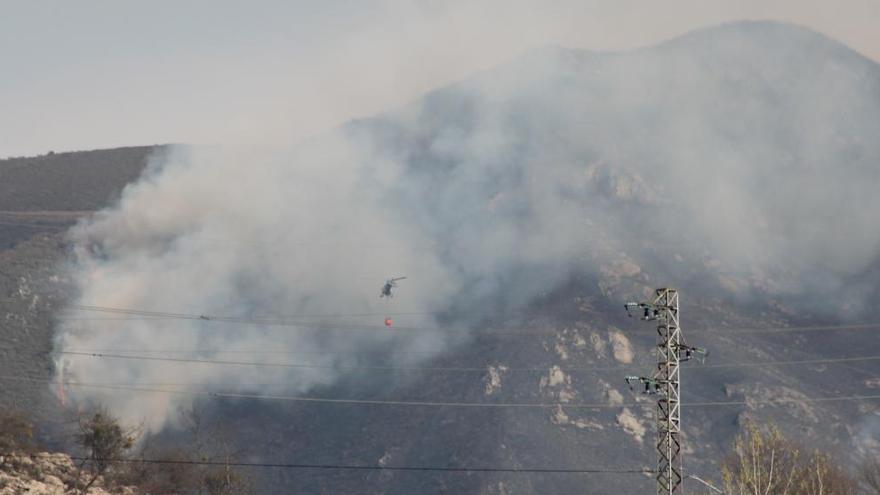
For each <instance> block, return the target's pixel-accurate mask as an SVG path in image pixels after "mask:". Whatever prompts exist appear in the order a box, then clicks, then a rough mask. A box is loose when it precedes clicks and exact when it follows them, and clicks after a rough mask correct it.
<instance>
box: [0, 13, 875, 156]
mask: <svg viewBox="0 0 880 495" xmlns="http://www.w3.org/2000/svg"><path fill="white" fill-rule="evenodd" d="M0 8H2V12H3V15H2V16H0V62H2V72H0V157H5V156H18V155H31V154H38V153H45V152H47V151H49V150H55V151H62V150H79V149H94V148H107V147H114V146H121V145H140V144H152V143H164V142H193V143H215V142H228V141H233V142H237V143H258V144H267V143H273V142H291V141H296V140H299V139H303V138H305V137H308V136H311V135H314V134H316V133H319V132H321V131H322V130H324V129H327V128H328V127H332V126H333V125H336V124H338V123H340V122H343V121H345V120H348V119H350V118H352V117H357V116H363V115H369V114H372V113H375V112H377V111H381V110H383V109H386V108H388V107H391V106H395V105H400V104H402V103H404V102H406V101H408V100H411V99H413V98H415V97H416V96H417V95H418V94H419V93H422V92H424V91H426V90H429V89H431V88H434V87H437V86H440V85H443V84H445V83H448V82H451V81H455V80H456V79H460V78H463V77H466V76H467V75H469V74H470V73H472V72H474V71H475V70H479V69H482V68H486V67H490V66H492V65H495V64H498V63H500V62H503V61H504V60H506V59H509V58H511V57H513V56H515V55H516V54H518V53H520V52H522V51H523V50H525V49H528V48H529V47H532V46H539V45H547V44H555V45H563V46H569V47H580V48H588V49H596V50H618V49H627V48H632V47H637V46H643V45H650V44H653V43H655V42H657V41H660V40H663V39H666V38H669V37H672V36H675V35H677V34H680V33H683V32H685V31H688V30H691V29H694V28H698V27H702V26H707V25H712V24H717V23H721V22H725V21H730V20H737V19H775V20H783V21H791V22H794V23H798V24H802V25H806V26H809V27H812V28H814V29H816V30H818V31H821V32H823V33H825V34H827V35H829V36H831V37H833V38H836V39H838V40H840V41H843V42H844V43H846V44H848V45H850V46H851V47H853V48H855V49H856V50H858V51H860V52H861V53H863V54H865V55H867V56H869V57H871V58H873V59H874V60H880V29H877V26H878V25H880V0H838V1H835V2H831V1H817V0H776V1H773V0H739V1H720V0H693V1H685V0H664V1H647V0H646V1H635V0H594V1H590V0H580V1H569V0H561V1H556V2H549V1H544V2H527V1H521V0H503V1H495V0H491V1H482V2H477V1H466V0H465V1H446V2H442V1H433V2H431V1H404V0H378V1H366V0H363V1H344V0H340V1H336V2H332V1H327V0H323V1H290V0H288V1H261V2H240V1H229V0H205V1H174V2H172V1H158V0H157V1H152V2H122V1H119V0H104V1H90V0H79V1H76V2H63V1H54V2H50V1H40V0H21V1H7V0H0Z"/></svg>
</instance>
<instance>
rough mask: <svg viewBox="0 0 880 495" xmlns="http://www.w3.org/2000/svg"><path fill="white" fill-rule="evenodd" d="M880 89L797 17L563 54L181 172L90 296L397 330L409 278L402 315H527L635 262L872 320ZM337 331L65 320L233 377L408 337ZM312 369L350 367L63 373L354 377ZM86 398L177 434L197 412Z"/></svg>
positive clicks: (68, 339) (66, 329)
mask: <svg viewBox="0 0 880 495" xmlns="http://www.w3.org/2000/svg"><path fill="white" fill-rule="evenodd" d="M877 88H880V69H878V67H877V66H876V64H873V63H872V62H870V61H868V60H866V59H863V58H861V57H859V56H858V55H857V54H855V53H852V52H850V51H849V50H847V49H846V48H844V47H842V46H840V45H837V44H835V43H833V42H831V41H830V40H828V39H826V38H824V37H822V36H820V35H817V34H815V33H812V32H809V31H806V30H803V29H799V28H794V27H791V26H784V25H777V24H772V23H769V24H768V23H755V24H749V23H745V24H735V25H731V26H726V27H723V28H719V29H718V30H715V31H710V32H706V33H696V34H693V35H690V36H686V37H684V38H681V39H679V40H676V41H673V42H670V43H667V44H664V45H662V46H660V47H658V48H654V49H646V50H639V51H634V52H626V53H619V54H600V53H589V52H580V51H570V50H564V49H546V50H537V51H534V52H531V53H529V54H527V55H526V56H523V57H521V58H520V59H517V60H515V61H514V62H512V63H510V64H508V65H506V66H504V67H501V68H499V69H497V70H494V71H490V72H488V73H485V74H481V75H480V76H479V77H476V78H474V79H473V80H469V81H466V82H464V83H461V84H458V85H454V86H451V87H448V88H446V89H443V90H440V91H437V92H434V93H431V94H429V95H428V96H427V97H425V98H424V99H422V100H419V101H417V102H415V103H413V104H411V105H409V106H408V107H406V108H404V109H401V110H398V111H395V112H392V113H389V114H386V115H382V116H379V117H376V118H373V119H366V120H362V121H357V122H354V123H352V124H350V125H348V126H346V127H345V128H344V129H341V130H339V131H338V132H335V133H332V134H330V135H327V136H324V137H322V138H320V139H316V140H314V141H312V142H309V143H306V144H304V145H300V146H295V147H291V148H287V149H281V150H274V151H271V152H266V151H260V150H253V149H239V150H230V149H192V148H184V149H180V150H177V151H175V152H173V153H171V154H170V156H167V157H159V158H157V160H158V161H159V162H161V163H159V164H157V165H156V167H154V169H153V170H152V171H151V172H150V173H148V174H147V175H146V176H145V177H144V178H143V179H142V180H141V181H139V182H138V183H137V184H134V185H132V186H130V187H129V188H127V189H126V190H125V191H124V194H123V196H122V198H121V201H120V203H119V205H118V206H116V207H114V208H111V209H110V210H107V211H105V212H102V213H100V214H98V215H96V217H95V218H93V219H92V220H90V221H88V222H85V223H83V224H82V225H80V226H78V227H77V228H76V229H74V231H73V232H72V234H71V237H72V240H73V243H74V245H75V259H74V264H73V271H74V274H75V277H76V280H77V284H78V287H79V289H80V294H79V295H78V297H77V301H76V303H77V304H82V305H97V306H106V307H120V308H138V309H145V310H158V311H168V312H176V313H189V314H219V315H229V316H241V317H248V316H270V317H283V316H285V315H293V314H340V313H341V314H352V313H379V314H381V313H383V312H385V311H386V308H387V302H386V301H384V300H383V301H380V300H379V299H378V297H377V296H378V287H379V285H381V283H382V282H383V281H384V279H386V278H388V277H391V276H397V275H406V276H408V277H409V278H408V279H407V280H406V281H405V282H404V283H402V284H401V288H400V295H399V297H398V298H395V299H394V301H393V302H391V303H390V305H391V308H389V309H387V310H388V311H389V312H415V313H423V314H424V316H423V317H422V318H421V319H420V320H418V321H416V320H411V321H413V322H415V323H418V324H420V325H433V324H435V322H434V321H433V318H432V317H431V316H430V315H431V314H432V313H437V312H442V311H444V310H447V309H448V308H450V307H453V306H454V307H456V308H464V309H466V310H467V311H468V312H476V313H477V314H478V315H479V314H480V312H481V311H482V312H484V313H483V314H485V311H486V310H487V309H491V308H500V309H506V308H510V307H516V306H519V305H522V304H524V303H527V302H528V301H529V300H530V299H531V298H533V297H534V296H535V295H537V294H540V293H543V292H546V291H552V290H553V289H554V288H555V287H557V286H558V285H559V283H561V282H564V281H566V280H567V279H569V277H571V276H572V275H573V274H576V273H584V272H586V273H592V274H599V276H603V274H606V275H607V274H608V273H612V272H614V271H615V268H614V267H615V266H618V267H619V266H624V265H620V263H621V262H624V263H629V265H626V266H628V267H629V268H627V270H625V271H626V272H628V273H629V274H630V275H632V274H636V275H639V276H641V277H643V278H641V279H640V281H641V282H643V283H645V284H648V285H650V284H653V283H664V284H667V283H668V284H674V285H676V286H685V287H687V286H688V284H691V286H693V285H694V284H701V285H700V286H701V287H712V288H715V289H717V288H718V287H721V288H722V289H721V290H725V291H728V293H729V294H740V295H746V296H748V295H749V294H758V295H761V296H763V295H768V294H770V295H783V296H792V297H801V296H805V299H808V300H812V297H811V296H809V294H817V293H820V291H822V292H821V293H822V294H823V296H826V295H827V294H828V292H829V290H833V289H835V288H839V289H841V290H838V291H836V292H835V294H836V295H835V297H836V299H835V298H831V299H828V298H826V299H825V300H824V306H823V307H822V308H820V310H830V311H836V310H837V309H839V308H845V307H849V308H850V309H852V308H858V306H860V304H861V303H862V302H863V301H864V299H865V297H866V294H868V292H866V291H865V287H864V286H860V285H858V284H854V283H851V282H852V280H853V277H858V276H859V274H860V273H861V272H862V271H864V270H867V269H869V268H870V267H872V266H873V265H874V264H875V263H876V261H877V258H876V256H877V252H878V245H880V231H878V230H877V229H876V228H874V225H873V223H874V222H873V212H875V211H877V210H878V209H880V196H878V195H876V194H874V191H873V188H874V187H875V186H876V184H877V181H878V177H880V171H878V169H877V166H876V163H877V160H878V159H880V145H878V144H877V143H876V140H872V139H873V136H876V135H877V134H878V133H880V121H878V120H877V119H876V116H877V115H878V113H880V100H878V98H877V96H876V95H877V94H880V93H878V92H877ZM832 102H833V103H832ZM661 255H662V256H661ZM648 261H650V262H651V268H650V271H648V270H640V268H639V266H638V265H644V264H645V263H646V262H648ZM633 266H634V268H633ZM617 272H620V270H617ZM649 276H650V277H651V278H650V279H648V278H645V277H649ZM695 281H696V282H695ZM866 283H868V284H869V285H868V288H869V289H871V290H873V289H872V288H873V285H870V282H866ZM605 287H607V286H603V285H601V284H600V287H599V288H600V289H601V290H603V291H604V289H605ZM844 288H847V289H846V290H843V289H844ZM585 290H587V291H593V290H596V287H595V286H591V287H587V288H585ZM729 294H728V295H729ZM606 295H607V294H606ZM619 295H620V294H617V296H619ZM838 304H839V306H838ZM847 305H848V306H847ZM413 318H416V317H415V316H413ZM328 320H329V318H327V319H325V320H324V321H321V322H319V323H320V325H317V326H318V327H319V328H318V330H316V331H301V330H296V329H286V328H284V327H267V326H260V325H254V326H248V325H232V324H221V323H216V322H202V321H181V320H161V321H157V320H149V319H147V320H130V319H126V320H122V321H117V320H104V321H93V320H90V321H85V320H80V321H73V320H64V321H63V322H62V327H61V328H60V332H59V345H58V347H59V349H66V350H71V349H113V348H125V349H135V348H136V349H143V350H145V351H149V350H163V349H175V348H179V349H199V350H200V354H199V357H200V358H203V359H216V358H219V357H221V356H223V354H222V353H221V351H223V350H228V349H271V350H276V349H277V350H291V351H315V350H319V351H345V350H381V349H388V348H390V346H389V342H390V341H391V340H392V339H395V338H396V337H394V335H395V334H394V333H393V330H392V331H389V330H387V329H384V328H379V329H376V328H371V327H368V326H366V325H369V326H375V325H376V324H377V323H378V324H379V325H381V320H382V317H381V316H376V317H375V318H374V319H373V320H370V319H367V320H364V319H356V320H347V321H346V320H343V321H344V322H345V323H346V325H347V326H350V325H355V324H359V325H362V328H359V331H351V332H348V333H340V332H335V331H333V323H336V324H340V323H339V321H340V320H338V319H333V320H332V321H328ZM365 321H366V322H367V323H365ZM475 321H479V316H477V318H476V320H475ZM400 323H402V324H406V322H403V321H401V322H400ZM448 335H453V334H445V333H440V332H438V333H417V334H416V333H414V334H413V335H411V336H410V337H409V338H407V339H406V340H403V341H401V342H402V343H401V342H397V343H395V347H394V349H395V350H402V351H407V350H418V351H430V350H436V351H437V352H440V351H442V350H443V348H444V345H445V344H447V343H448V342H447V341H446V340H444V338H441V337H443V336H447V337H446V338H448ZM249 359H250V360H253V359H265V360H267V361H268V360H272V361H278V358H277V356H275V357H265V356H263V357H262V358H261V357H259V356H256V357H255V356H249ZM309 360H310V361H309V362H312V363H318V364H322V365H327V366H330V368H322V369H297V370H289V369H287V370H285V369H278V368H274V369H273V368H260V369H248V368H242V367H220V366H208V365H194V364H172V363H159V362H148V361H125V360H111V359H96V358H89V357H75V356H70V355H62V356H61V358H60V362H59V363H58V367H59V369H62V370H64V373H65V378H69V379H71V380H79V381H83V382H100V381H118V382H129V383H130V382H146V383H163V382H165V383H167V382H180V381H187V382H192V383H194V386H193V387H194V388H197V389H199V390H205V389H211V388H222V389H223V390H270V391H279V390H283V391H285V392H291V393H293V392H305V391H308V390H310V389H312V388H313V387H315V386H317V385H323V384H329V383H333V381H334V380H335V379H336V378H337V377H338V376H339V372H338V371H336V372H335V371H334V370H333V368H332V366H333V365H346V364H349V363H351V362H352V361H353V358H351V357H345V355H341V354H316V355H314V356H311V357H310V358H309ZM184 378H185V380H184ZM270 382H272V383H277V385H268V383H270ZM74 392H75V394H76V395H75V397H76V398H78V399H80V400H100V401H103V402H108V403H110V405H111V406H112V407H113V409H114V410H115V411H118V412H120V414H123V415H124V416H126V417H132V418H146V419H147V420H148V422H149V424H150V426H151V427H153V428H158V427H161V426H162V424H163V423H164V421H165V420H166V419H165V418H166V414H167V412H168V411H169V410H171V409H172V408H171V407H170V406H171V405H173V404H172V403H173V402H177V401H182V400H188V399H187V398H186V397H181V396H174V395H161V394H128V393H124V392H120V391H101V390H99V389H76V390H74Z"/></svg>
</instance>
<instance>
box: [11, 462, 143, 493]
mask: <svg viewBox="0 0 880 495" xmlns="http://www.w3.org/2000/svg"><path fill="white" fill-rule="evenodd" d="M91 477H92V475H91V473H89V472H87V471H85V470H80V469H79V467H78V466H77V465H76V464H75V463H74V461H73V460H72V459H71V458H70V456H69V455H67V454H61V453H49V452H42V453H38V454H13V455H7V456H0V495H18V494H22V493H27V494H29V495H62V494H73V493H76V494H79V493H83V492H81V491H80V490H79V489H78V488H77V487H78V486H83V485H85V484H86V483H87V482H88V481H89V480H91ZM85 493H86V494H88V495H110V494H114V495H136V494H137V492H136V491H135V490H134V489H133V488H131V487H112V488H111V487H107V486H106V484H105V481H104V479H103V478H102V477H98V479H96V480H95V482H94V483H93V484H92V485H91V486H90V487H89V490H88V491H87V492H85Z"/></svg>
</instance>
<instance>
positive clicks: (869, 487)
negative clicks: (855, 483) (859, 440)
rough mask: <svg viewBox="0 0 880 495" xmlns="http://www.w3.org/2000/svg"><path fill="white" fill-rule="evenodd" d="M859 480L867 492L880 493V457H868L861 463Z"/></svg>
mask: <svg viewBox="0 0 880 495" xmlns="http://www.w3.org/2000/svg"><path fill="white" fill-rule="evenodd" d="M859 482H860V484H861V488H862V490H864V492H865V493H871V494H874V495H880V459H877V458H874V459H867V460H866V461H865V462H864V463H863V464H862V465H861V467H860V468H859Z"/></svg>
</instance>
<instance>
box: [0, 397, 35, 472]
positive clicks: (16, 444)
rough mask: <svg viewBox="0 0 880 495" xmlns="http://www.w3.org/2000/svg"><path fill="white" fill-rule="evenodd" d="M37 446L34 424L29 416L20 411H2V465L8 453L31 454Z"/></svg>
mask: <svg viewBox="0 0 880 495" xmlns="http://www.w3.org/2000/svg"><path fill="white" fill-rule="evenodd" d="M35 448H36V444H35V442H34V426H33V425H32V424H31V422H30V421H28V420H27V417H26V416H25V415H24V414H23V413H20V412H18V411H13V410H3V411H0V456H2V458H3V460H2V462H0V467H2V466H3V465H4V464H5V463H6V460H7V457H8V454H30V453H31V452H33V451H34V449H35ZM4 454H5V455H4Z"/></svg>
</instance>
